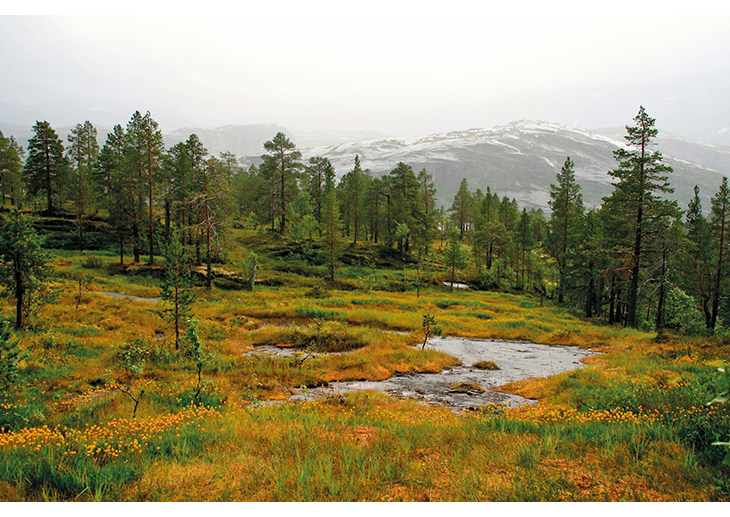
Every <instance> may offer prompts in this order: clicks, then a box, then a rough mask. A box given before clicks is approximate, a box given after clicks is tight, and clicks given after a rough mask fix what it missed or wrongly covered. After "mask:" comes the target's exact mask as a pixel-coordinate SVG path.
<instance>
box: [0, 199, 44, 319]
mask: <svg viewBox="0 0 730 517" xmlns="http://www.w3.org/2000/svg"><path fill="white" fill-rule="evenodd" d="M0 258H2V264H1V265H0V282H1V283H2V286H3V288H4V291H5V294H6V295H7V296H9V297H11V298H15V328H18V329H19V328H22V327H23V326H24V324H25V319H26V318H27V317H29V316H31V315H32V314H33V313H34V312H35V311H36V310H37V309H38V308H39V307H40V304H42V303H44V302H45V301H47V299H48V297H47V295H46V292H45V291H46V289H47V287H46V283H45V280H46V278H47V277H48V275H49V274H50V271H51V268H50V267H49V266H47V265H46V264H47V262H50V260H51V254H50V253H49V252H48V251H47V250H45V249H44V248H43V244H42V239H41V237H40V236H39V235H38V233H37V232H36V231H35V229H34V228H33V225H32V223H31V221H30V219H29V218H28V217H27V216H25V215H23V214H22V213H21V212H20V211H18V210H17V209H13V211H11V212H10V213H9V214H8V215H6V217H5V221H4V223H3V225H2V227H0Z"/></svg>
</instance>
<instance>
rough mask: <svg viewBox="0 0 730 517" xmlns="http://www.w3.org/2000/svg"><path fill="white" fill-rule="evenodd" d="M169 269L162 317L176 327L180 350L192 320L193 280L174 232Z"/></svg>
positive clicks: (168, 254)
mask: <svg viewBox="0 0 730 517" xmlns="http://www.w3.org/2000/svg"><path fill="white" fill-rule="evenodd" d="M165 262H166V265H167V269H166V270H165V278H164V279H163V281H162V288H161V291H160V300H161V301H162V304H163V309H162V316H163V317H164V318H165V320H167V321H168V322H169V323H172V324H173V326H174V327H175V350H178V349H179V348H180V339H181V338H180V334H181V332H182V331H183V330H184V326H185V323H186V322H187V321H188V318H190V313H191V309H190V306H191V305H192V303H193V301H194V300H195V295H194V294H193V279H192V277H191V275H190V267H189V265H188V256H187V253H186V252H185V247H184V246H183V245H182V242H181V239H180V235H179V233H178V232H176V231H175V232H173V235H172V237H171V239H170V244H169V246H168V247H167V253H166V255H165Z"/></svg>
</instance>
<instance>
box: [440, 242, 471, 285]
mask: <svg viewBox="0 0 730 517" xmlns="http://www.w3.org/2000/svg"><path fill="white" fill-rule="evenodd" d="M444 261H445V262H446V267H448V269H449V271H450V279H451V281H450V283H449V285H450V288H449V290H453V289H454V281H455V280H456V272H457V271H459V270H462V269H464V268H465V267H466V266H468V265H469V249H468V247H467V246H466V245H465V244H463V243H462V242H461V238H460V236H459V230H458V229H456V228H454V229H452V230H451V232H450V234H449V240H448V242H447V244H446V250H445V251H444Z"/></svg>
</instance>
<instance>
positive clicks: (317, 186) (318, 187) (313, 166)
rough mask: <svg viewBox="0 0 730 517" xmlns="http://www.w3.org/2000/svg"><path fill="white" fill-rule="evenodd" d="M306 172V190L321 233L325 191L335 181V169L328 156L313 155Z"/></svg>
mask: <svg viewBox="0 0 730 517" xmlns="http://www.w3.org/2000/svg"><path fill="white" fill-rule="evenodd" d="M306 173H307V191H308V192H309V196H310V197H311V199H312V212H313V216H314V219H315V220H316V221H317V224H318V225H319V227H320V233H321V228H322V210H323V206H324V198H325V193H326V192H327V189H328V188H329V187H330V186H331V185H332V184H333V183H334V181H335V169H334V167H332V163H331V162H330V161H329V159H328V158H322V157H321V156H313V157H311V158H310V159H309V165H308V166H307V168H306Z"/></svg>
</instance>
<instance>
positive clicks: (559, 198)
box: [548, 157, 583, 304]
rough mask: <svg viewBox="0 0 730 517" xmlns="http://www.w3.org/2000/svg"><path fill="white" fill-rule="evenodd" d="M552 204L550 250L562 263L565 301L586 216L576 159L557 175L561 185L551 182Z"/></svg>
mask: <svg viewBox="0 0 730 517" xmlns="http://www.w3.org/2000/svg"><path fill="white" fill-rule="evenodd" d="M550 198H551V200H550V201H548V205H549V206H550V208H551V210H552V217H551V218H550V226H549V228H550V237H551V238H550V246H549V249H550V250H551V253H552V255H553V257H554V258H555V260H556V261H557V263H558V273H559V277H558V278H559V280H558V282H559V283H558V303H561V304H562V303H563V302H564V300H565V291H566V288H567V282H568V269H569V267H570V262H571V257H572V255H573V250H574V247H575V245H576V241H577V239H578V237H579V234H578V233H577V232H576V229H577V228H578V225H579V223H580V218H581V217H582V216H583V197H582V195H581V193H580V185H578V184H577V183H576V181H575V170H574V164H573V161H572V160H571V159H570V157H568V158H567V159H566V160H565V164H563V167H562V168H561V169H560V172H559V173H558V175H557V185H553V184H551V185H550Z"/></svg>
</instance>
